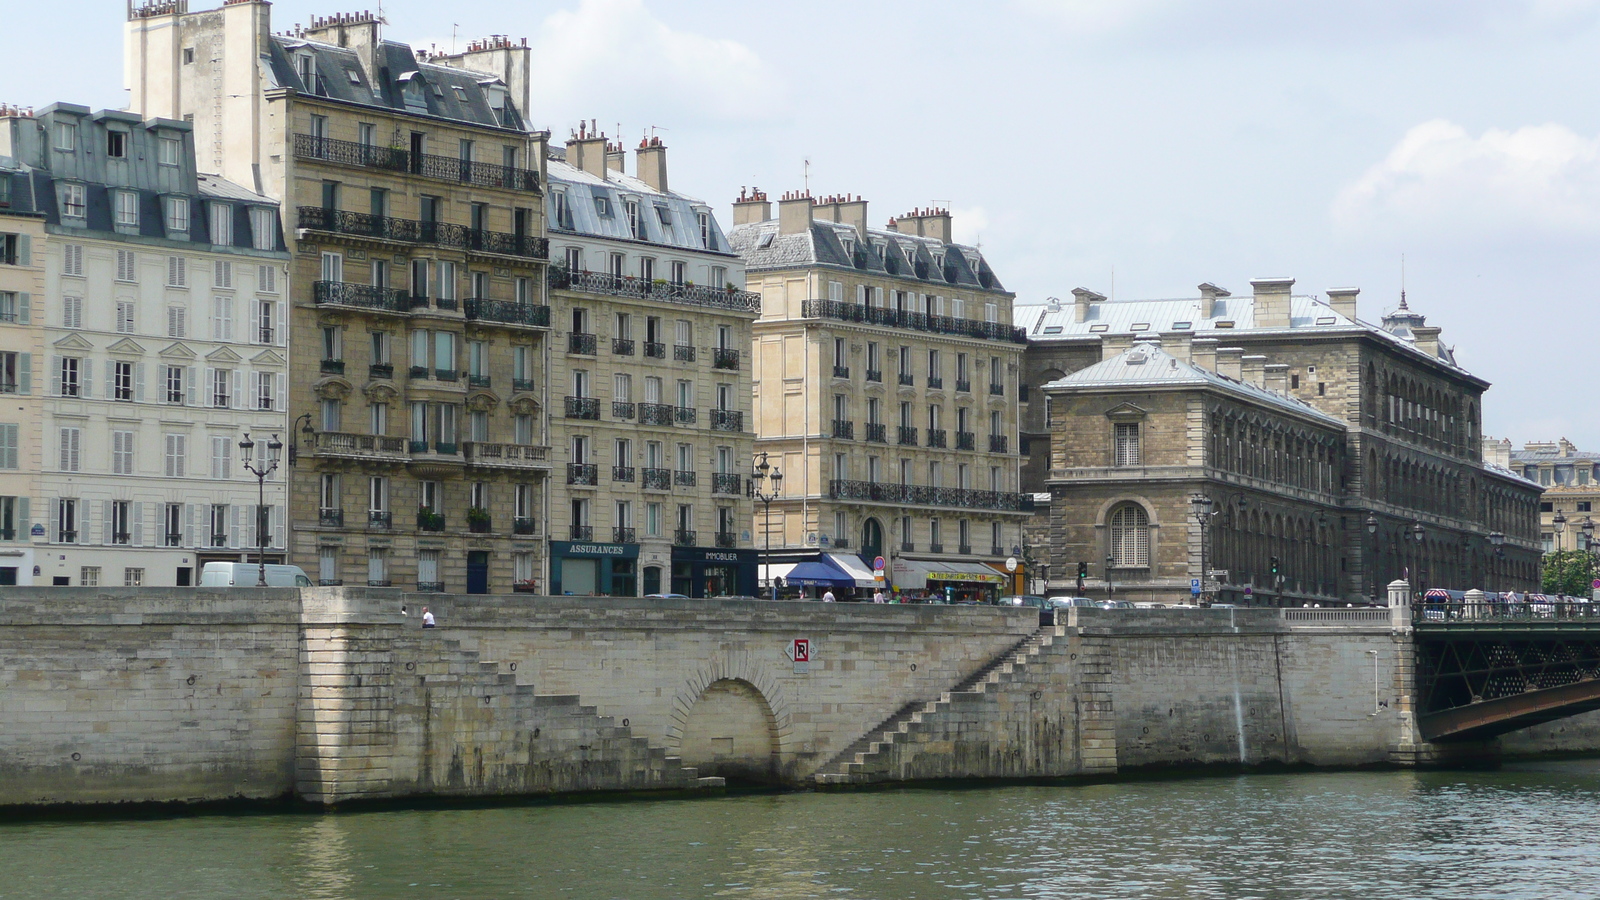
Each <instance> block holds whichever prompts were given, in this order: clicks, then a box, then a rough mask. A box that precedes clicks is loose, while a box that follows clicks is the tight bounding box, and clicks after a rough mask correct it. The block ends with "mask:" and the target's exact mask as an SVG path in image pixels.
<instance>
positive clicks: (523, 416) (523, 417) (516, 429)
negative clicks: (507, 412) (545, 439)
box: [512, 413, 533, 444]
mask: <svg viewBox="0 0 1600 900" xmlns="http://www.w3.org/2000/svg"><path fill="white" fill-rule="evenodd" d="M512 429H513V432H512V436H513V438H514V439H515V440H516V442H517V443H519V444H532V443H533V416H532V415H529V414H527V413H518V414H517V417H516V419H514V420H512Z"/></svg>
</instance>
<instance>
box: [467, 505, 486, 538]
mask: <svg viewBox="0 0 1600 900" xmlns="http://www.w3.org/2000/svg"><path fill="white" fill-rule="evenodd" d="M467 530H468V531H471V532H472V533H473V534H488V533H489V511H488V510H487V509H484V508H483V507H481V506H474V507H470V508H469V509H468V510H467Z"/></svg>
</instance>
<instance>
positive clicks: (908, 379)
mask: <svg viewBox="0 0 1600 900" xmlns="http://www.w3.org/2000/svg"><path fill="white" fill-rule="evenodd" d="M916 383H917V376H915V375H912V374H911V373H910V372H901V373H900V384H901V386H902V387H915V386H916Z"/></svg>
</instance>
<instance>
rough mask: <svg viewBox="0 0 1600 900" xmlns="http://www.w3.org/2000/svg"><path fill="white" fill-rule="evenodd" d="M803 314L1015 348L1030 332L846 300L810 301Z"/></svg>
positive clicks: (989, 323) (802, 307)
mask: <svg viewBox="0 0 1600 900" xmlns="http://www.w3.org/2000/svg"><path fill="white" fill-rule="evenodd" d="M800 314H801V315H802V316H805V317H806V318H808V319H809V318H818V319H837V320H839V321H841V322H864V323H867V324H869V325H887V326H889V327H890V328H909V329H912V330H913V331H926V332H930V333H933V334H951V335H958V336H960V337H972V338H980V339H983V340H991V341H1009V342H1011V343H1013V344H1025V343H1027V342H1028V334H1027V330H1026V329H1023V328H1013V327H1011V326H1010V325H1002V324H1000V323H999V322H979V321H976V320H974V319H959V318H955V317H953V316H934V315H928V314H927V313H919V312H910V311H908V310H907V311H903V310H898V309H887V308H883V307H877V306H864V305H862V304H860V303H848V302H845V301H842V300H807V301H805V302H804V303H802V304H801V305H800Z"/></svg>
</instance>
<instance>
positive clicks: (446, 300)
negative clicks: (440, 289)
mask: <svg viewBox="0 0 1600 900" xmlns="http://www.w3.org/2000/svg"><path fill="white" fill-rule="evenodd" d="M433 305H434V306H436V307H438V308H439V309H447V310H449V311H451V312H455V311H456V307H457V306H458V305H459V304H458V303H457V301H456V298H454V297H437V298H435V299H434V301H433Z"/></svg>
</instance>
